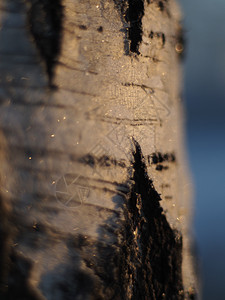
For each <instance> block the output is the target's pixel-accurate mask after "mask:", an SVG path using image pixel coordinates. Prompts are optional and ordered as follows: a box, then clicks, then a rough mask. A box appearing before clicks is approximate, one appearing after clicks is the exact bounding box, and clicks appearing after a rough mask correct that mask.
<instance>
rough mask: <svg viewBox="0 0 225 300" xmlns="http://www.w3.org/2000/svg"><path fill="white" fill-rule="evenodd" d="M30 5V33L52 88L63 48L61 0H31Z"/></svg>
mask: <svg viewBox="0 0 225 300" xmlns="http://www.w3.org/2000/svg"><path fill="white" fill-rule="evenodd" d="M28 3H29V4H30V10H29V16H28V24H29V27H30V31H31V34H32V35H33V37H34V40H35V43H36V45H37V48H38V49H39V51H40V55H41V57H42V58H43V60H44V63H45V65H46V70H47V74H48V77H49V85H50V86H52V79H53V77H54V64H55V60H56V58H57V56H58V55H59V53H60V48H61V31H62V17H63V13H62V5H61V0H29V2H28Z"/></svg>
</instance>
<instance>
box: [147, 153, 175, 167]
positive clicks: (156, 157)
mask: <svg viewBox="0 0 225 300" xmlns="http://www.w3.org/2000/svg"><path fill="white" fill-rule="evenodd" d="M147 160H148V164H149V165H156V164H158V163H163V162H176V156H175V154H174V153H161V152H154V153H152V154H151V155H148V157H147Z"/></svg>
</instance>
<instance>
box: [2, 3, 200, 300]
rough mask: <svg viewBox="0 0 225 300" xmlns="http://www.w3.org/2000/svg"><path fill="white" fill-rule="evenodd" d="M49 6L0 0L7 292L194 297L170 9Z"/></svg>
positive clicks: (176, 42) (175, 14) (176, 43)
mask: <svg viewBox="0 0 225 300" xmlns="http://www.w3.org/2000/svg"><path fill="white" fill-rule="evenodd" d="M49 3H51V1H47V0H45V1H44V0H43V1H38V0H37V1H36V0H32V1H28V0H27V1H22V0H21V1H19V0H18V1H13V0H5V1H4V0H1V1H0V24H1V29H0V76H1V80H0V84H1V86H0V97H1V108H0V128H1V136H2V137H1V141H4V143H3V142H1V185H2V187H1V191H2V198H1V206H2V213H1V214H2V220H1V224H2V226H1V231H2V236H3V238H2V241H1V252H2V255H3V256H2V257H3V258H2V262H1V263H2V266H3V267H2V274H1V276H2V294H3V295H4V296H3V297H6V299H48V300H50V299H60V300H61V299H85V300H86V299H194V297H195V296H194V294H195V293H196V287H197V285H196V279H195V274H194V271H193V258H192V254H191V252H190V245H191V242H190V237H189V231H190V217H191V214H192V208H191V204H190V203H191V202H190V199H191V198H190V194H191V193H190V190H191V185H190V181H189V177H188V175H187V166H186V161H185V155H184V152H185V151H184V149H183V111H182V103H181V99H180V94H181V89H180V80H181V77H182V76H181V71H180V66H179V57H178V56H179V55H178V53H179V52H181V50H182V49H181V48H182V44H181V43H180V19H181V14H180V11H179V9H178V7H177V4H176V3H175V2H174V1H173V0H170V1H166V0H164V1H156V0H155V1H153V0H152V1H141V0H139V1H138V0H137V1H136V2H135V1H133V2H132V1H119V0H117V1H113V0H101V1H100V0H62V2H61V5H59V6H57V7H56V6H55V7H56V8H55V11H54V9H52V8H51V7H52V6H51V5H50V6H48V5H47V4H49ZM57 3H58V2H57ZM54 5H56V4H54ZM56 14H58V15H57V17H55V18H56V23H57V22H58V23H57V24H59V29H58V31H57V32H55V31H54V28H53V27H54V26H53V25H54V24H55V23H54V22H53V21H52V20H53V19H54V18H53V16H55V15H56ZM60 14H62V15H63V17H62V19H61V17H60ZM60 20H61V21H60ZM60 22H61V23H60ZM52 24H53V25H52ZM60 24H61V27H60ZM52 26H53V27H52ZM39 31H40V32H39ZM49 55H52V59H51V57H50V56H49ZM160 198H161V201H160V202H159V200H160ZM160 207H161V208H162V210H163V211H162V212H161V209H160ZM146 211H147V212H146ZM181 260H182V264H181ZM15 295H16V297H17V298H15Z"/></svg>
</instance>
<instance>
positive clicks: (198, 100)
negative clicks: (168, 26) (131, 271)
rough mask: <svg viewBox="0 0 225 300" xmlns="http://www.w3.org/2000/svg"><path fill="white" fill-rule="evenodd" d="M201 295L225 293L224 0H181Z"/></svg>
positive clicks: (211, 297)
mask: <svg viewBox="0 0 225 300" xmlns="http://www.w3.org/2000/svg"><path fill="white" fill-rule="evenodd" d="M180 4H181V6H182V10H183V15H184V22H183V23H184V28H185V31H186V32H185V36H186V43H187V44H186V58H185V60H184V76H185V79H184V98H185V105H186V114H187V124H186V131H187V134H186V135H187V145H188V152H189V162H190V167H191V171H192V176H193V181H194V184H195V219H194V229H195V235H196V240H197V249H198V255H199V260H200V265H201V280H202V299H203V300H214V299H215V300H220V299H221V300H224V299H225V0H180Z"/></svg>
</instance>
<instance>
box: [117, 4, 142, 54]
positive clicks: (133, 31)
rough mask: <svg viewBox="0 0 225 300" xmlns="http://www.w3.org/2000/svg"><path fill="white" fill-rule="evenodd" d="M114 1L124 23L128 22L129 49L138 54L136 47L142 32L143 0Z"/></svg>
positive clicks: (140, 39)
mask: <svg viewBox="0 0 225 300" xmlns="http://www.w3.org/2000/svg"><path fill="white" fill-rule="evenodd" d="M114 2H115V4H116V7H117V8H118V9H119V10H120V13H121V16H122V18H123V19H124V21H125V23H127V24H128V39H129V40H130V46H129V51H130V52H133V53H136V54H140V52H139V50H138V49H139V45H140V43H141V41H142V33H143V32H142V17H143V15H144V0H122V1H120V0H114ZM126 29H127V28H126ZM125 48H126V47H125Z"/></svg>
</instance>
